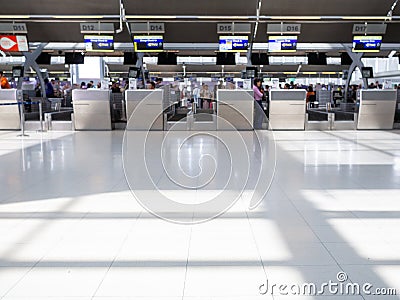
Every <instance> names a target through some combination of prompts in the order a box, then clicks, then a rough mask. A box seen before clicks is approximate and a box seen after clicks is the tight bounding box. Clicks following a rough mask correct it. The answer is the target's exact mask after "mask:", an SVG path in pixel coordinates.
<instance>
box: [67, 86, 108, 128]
mask: <svg viewBox="0 0 400 300" xmlns="http://www.w3.org/2000/svg"><path fill="white" fill-rule="evenodd" d="M72 103H73V107H74V124H75V129H76V130H111V129H112V125H111V105H110V91H108V90H96V89H88V90H73V91H72Z"/></svg>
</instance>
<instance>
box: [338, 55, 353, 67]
mask: <svg viewBox="0 0 400 300" xmlns="http://www.w3.org/2000/svg"><path fill="white" fill-rule="evenodd" d="M352 63H353V60H352V59H351V57H350V55H349V54H348V53H347V52H343V53H341V54H340V64H341V65H342V66H350V65H351V64H352Z"/></svg>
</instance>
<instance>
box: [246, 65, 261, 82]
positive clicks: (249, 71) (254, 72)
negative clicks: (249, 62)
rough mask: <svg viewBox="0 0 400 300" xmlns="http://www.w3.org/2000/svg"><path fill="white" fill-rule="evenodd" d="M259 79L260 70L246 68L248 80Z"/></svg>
mask: <svg viewBox="0 0 400 300" xmlns="http://www.w3.org/2000/svg"><path fill="white" fill-rule="evenodd" d="M256 77H258V68H257V67H246V78H247V79H251V78H256Z"/></svg>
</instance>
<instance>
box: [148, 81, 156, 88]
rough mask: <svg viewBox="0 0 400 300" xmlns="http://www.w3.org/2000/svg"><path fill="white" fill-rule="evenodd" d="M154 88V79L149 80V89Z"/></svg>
mask: <svg viewBox="0 0 400 300" xmlns="http://www.w3.org/2000/svg"><path fill="white" fill-rule="evenodd" d="M155 89H156V83H155V82H154V81H151V82H150V83H149V90H155Z"/></svg>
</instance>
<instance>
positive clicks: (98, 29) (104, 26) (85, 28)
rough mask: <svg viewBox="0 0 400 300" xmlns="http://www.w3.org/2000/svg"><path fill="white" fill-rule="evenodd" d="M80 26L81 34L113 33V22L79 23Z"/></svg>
mask: <svg viewBox="0 0 400 300" xmlns="http://www.w3.org/2000/svg"><path fill="white" fill-rule="evenodd" d="M80 26H81V33H83V34H87V33H88V34H93V33H95V34H96V33H97V34H101V33H114V24H113V23H99V22H97V23H80Z"/></svg>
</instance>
